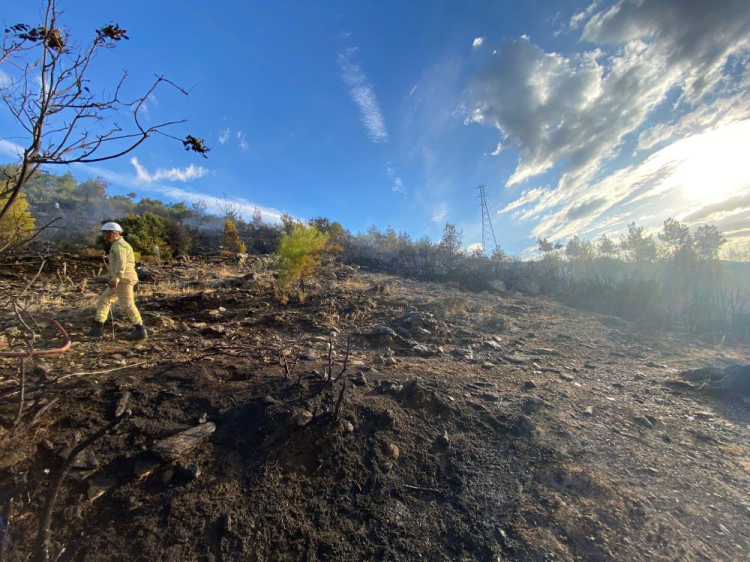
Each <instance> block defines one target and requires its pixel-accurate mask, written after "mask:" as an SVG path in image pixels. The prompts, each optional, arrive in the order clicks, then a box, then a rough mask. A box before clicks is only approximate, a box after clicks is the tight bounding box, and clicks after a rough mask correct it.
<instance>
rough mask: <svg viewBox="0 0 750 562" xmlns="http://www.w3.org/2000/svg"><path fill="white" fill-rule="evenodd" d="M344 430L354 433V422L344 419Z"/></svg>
mask: <svg viewBox="0 0 750 562" xmlns="http://www.w3.org/2000/svg"><path fill="white" fill-rule="evenodd" d="M343 427H344V431H346V432H347V433H354V424H353V423H352V422H350V421H345V422H344V424H343Z"/></svg>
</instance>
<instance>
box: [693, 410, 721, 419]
mask: <svg viewBox="0 0 750 562" xmlns="http://www.w3.org/2000/svg"><path fill="white" fill-rule="evenodd" d="M693 415H694V416H695V417H696V418H698V419H700V420H711V419H713V418H715V417H716V416H715V415H714V414H713V412H704V411H700V412H693Z"/></svg>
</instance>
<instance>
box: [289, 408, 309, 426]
mask: <svg viewBox="0 0 750 562" xmlns="http://www.w3.org/2000/svg"><path fill="white" fill-rule="evenodd" d="M312 419H313V415H312V412H310V411H308V410H302V411H301V412H300V413H299V414H297V415H296V416H294V425H296V426H297V427H305V426H306V425H307V424H309V423H310V422H311V421H312Z"/></svg>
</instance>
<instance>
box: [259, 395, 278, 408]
mask: <svg viewBox="0 0 750 562" xmlns="http://www.w3.org/2000/svg"><path fill="white" fill-rule="evenodd" d="M260 401H261V403H262V404H264V405H265V406H271V405H272V404H276V399H275V398H274V397H273V396H270V395H268V394H266V395H265V396H264V397H263V398H261V400H260Z"/></svg>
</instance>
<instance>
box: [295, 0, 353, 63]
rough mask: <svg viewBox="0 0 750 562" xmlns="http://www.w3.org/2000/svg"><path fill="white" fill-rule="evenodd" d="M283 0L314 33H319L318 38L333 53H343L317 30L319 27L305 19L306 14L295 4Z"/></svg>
mask: <svg viewBox="0 0 750 562" xmlns="http://www.w3.org/2000/svg"><path fill="white" fill-rule="evenodd" d="M281 1H282V2H284V4H286V7H287V8H289V9H290V10H291V11H292V12H294V13H295V14H297V17H299V19H301V20H302V21H303V22H304V23H305V25H306V26H307V27H309V28H310V31H312V32H313V33H314V34H315V35H317V37H318V39H320V40H321V41H322V42H323V44H324V45H325V46H326V47H328V48H329V49H330V50H331V52H332V53H333V54H334V55H336V56H337V57H338V56H340V55H341V53H339V52H338V51H337V50H336V49H335V48H334V47H333V46H332V45H331V44H330V43H329V42H328V40H327V39H326V38H325V37H323V35H321V34H320V33H319V32H318V30H317V29H315V28H314V27H313V25H312V24H311V23H310V22H309V21H307V19H305V17H304V16H303V15H302V14H301V13H299V12H298V11H297V9H296V8H295V7H294V6H292V5H291V4H290V3H289V2H287V0H281Z"/></svg>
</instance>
